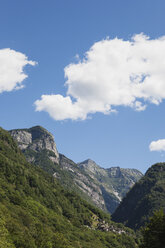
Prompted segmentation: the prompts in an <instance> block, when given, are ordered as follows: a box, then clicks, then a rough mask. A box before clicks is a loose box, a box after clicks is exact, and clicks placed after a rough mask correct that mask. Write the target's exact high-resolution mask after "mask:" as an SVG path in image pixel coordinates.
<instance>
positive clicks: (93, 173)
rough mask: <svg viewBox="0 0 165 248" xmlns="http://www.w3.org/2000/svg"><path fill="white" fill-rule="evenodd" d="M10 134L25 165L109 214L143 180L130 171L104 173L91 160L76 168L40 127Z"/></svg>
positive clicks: (109, 169)
mask: <svg viewBox="0 0 165 248" xmlns="http://www.w3.org/2000/svg"><path fill="white" fill-rule="evenodd" d="M9 133H10V134H11V135H12V137H13V138H14V139H15V140H16V141H17V143H18V146H19V148H20V149H21V150H22V151H23V153H24V155H25V157H26V159H27V161H28V162H31V163H33V164H35V165H37V166H40V167H41V168H42V169H44V170H46V171H47V172H49V173H51V174H53V175H54V177H56V178H58V179H59V180H60V182H61V183H62V184H63V186H65V187H67V188H68V189H69V188H70V189H71V190H74V191H76V192H78V193H79V194H80V195H81V194H83V197H84V198H85V199H86V200H88V201H89V202H91V203H92V202H93V203H94V205H96V206H97V207H99V208H101V209H102V210H104V211H109V212H110V213H112V212H114V210H115V208H116V207H117V206H118V204H119V203H120V201H121V199H122V198H123V196H124V195H125V194H126V193H127V192H128V190H129V189H130V187H132V186H133V184H134V183H135V182H136V181H137V180H139V179H140V177H141V176H142V173H141V172H139V171H137V170H136V172H135V170H133V169H122V168H120V167H112V168H108V169H104V168H102V167H100V166H99V165H97V164H96V163H95V162H94V161H93V160H91V159H87V160H85V161H83V162H80V163H77V164H76V163H75V162H74V161H72V160H71V159H68V158H67V157H66V156H64V155H63V154H60V153H58V151H57V148H56V144H55V141H54V137H53V135H52V134H51V133H50V132H48V131H47V130H46V129H44V128H42V127H41V126H35V127H32V128H29V129H28V128H26V129H14V130H10V131H9Z"/></svg>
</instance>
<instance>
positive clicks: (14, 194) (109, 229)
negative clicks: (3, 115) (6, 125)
mask: <svg viewBox="0 0 165 248" xmlns="http://www.w3.org/2000/svg"><path fill="white" fill-rule="evenodd" d="M0 217H1V218H0V227H1V230H0V247H3V248H20V247H23V248H57V247H58V248H69V247H70V248H74V247H75V248H78V247H81V248H91V247H96V248H97V247H101V248H106V247H109V248H111V247H116V248H121V247H122V248H124V247H125V248H126V247H127V248H128V247H130V248H132V247H136V244H135V242H134V239H133V237H134V234H133V232H132V231H131V230H129V229H127V228H124V227H123V226H121V225H116V224H115V223H113V222H111V221H110V219H109V216H108V215H106V214H105V213H103V212H101V211H100V210H98V209H96V208H94V207H93V206H91V205H90V204H88V203H87V202H85V201H84V200H82V199H81V198H80V197H79V196H77V195H76V194H72V193H69V192H67V191H65V190H64V189H63V188H62V187H61V186H60V185H59V183H58V182H57V181H56V180H55V179H54V178H53V177H52V176H50V175H49V174H47V173H46V172H44V171H43V170H41V169H40V168H38V167H36V166H33V165H31V164H29V163H27V162H26V160H25V158H24V156H23V155H22V153H21V151H20V150H19V148H18V147H17V145H16V144H15V142H14V141H13V139H12V138H11V136H10V135H9V134H8V132H6V131H4V130H3V129H1V128H0Z"/></svg>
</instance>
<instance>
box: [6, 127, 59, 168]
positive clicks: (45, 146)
mask: <svg viewBox="0 0 165 248" xmlns="http://www.w3.org/2000/svg"><path fill="white" fill-rule="evenodd" d="M9 132H10V134H11V136H12V137H13V138H14V139H15V140H16V141H17V143H18V146H19V148H20V149H21V150H22V151H33V152H36V153H39V152H42V151H44V150H47V151H50V152H52V153H50V155H49V158H50V160H52V161H53V162H55V163H57V164H58V163H59V153H58V151H57V148H56V144H55V141H54V137H53V135H52V134H51V133H49V132H48V131H47V130H46V129H44V128H43V127H40V126H35V127H32V128H29V129H15V130H11V131H9ZM51 155H52V156H51ZM26 158H27V160H28V161H29V162H34V161H35V156H34V155H32V153H31V154H30V153H29V156H28V155H27V156H26Z"/></svg>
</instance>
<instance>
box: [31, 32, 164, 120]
mask: <svg viewBox="0 0 165 248" xmlns="http://www.w3.org/2000/svg"><path fill="white" fill-rule="evenodd" d="M64 72H65V78H66V82H65V86H66V87H67V92H66V96H62V95H56V94H54V95H42V96H41V99H39V100H37V101H36V102H35V106H36V111H46V112H48V113H49V114H50V116H51V117H52V118H54V119H55V120H64V119H72V120H77V119H80V120H84V119H86V118H87V117H88V115H90V114H94V113H96V112H101V113H103V114H109V113H111V112H113V111H116V110H117V107H118V106H125V107H131V108H132V109H134V110H135V111H144V110H145V109H146V107H147V105H148V104H149V103H152V104H156V105H159V104H160V103H161V101H162V100H163V99H164V98H165V36H163V37H160V38H158V39H150V38H149V37H148V36H146V35H144V34H137V35H134V36H133V37H132V38H131V40H127V41H126V40H122V39H118V38H115V39H109V38H108V39H105V40H101V41H99V42H96V43H94V45H93V46H92V47H91V48H90V49H89V51H87V52H86V54H85V55H84V58H83V59H82V60H80V59H79V61H78V62H77V63H72V64H69V65H68V66H67V67H65V69H64Z"/></svg>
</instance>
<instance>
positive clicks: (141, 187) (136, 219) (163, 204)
mask: <svg viewBox="0 0 165 248" xmlns="http://www.w3.org/2000/svg"><path fill="white" fill-rule="evenodd" d="M161 208H162V209H164V211H165V163H157V164H155V165H153V166H152V167H151V168H149V169H148V170H147V172H146V174H145V175H144V176H143V177H142V178H141V179H140V180H139V181H138V182H137V183H136V184H135V185H134V186H133V188H132V189H131V190H130V191H129V192H128V193H127V195H126V196H125V197H124V199H123V200H122V202H121V204H120V205H119V206H118V208H117V209H116V211H115V213H114V214H113V215H112V219H113V220H114V221H116V222H122V223H124V224H125V225H126V226H128V227H131V228H133V229H138V228H139V227H141V226H143V225H144V224H145V223H146V222H147V221H148V220H149V217H151V216H152V215H153V214H154V211H156V210H159V209H161Z"/></svg>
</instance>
